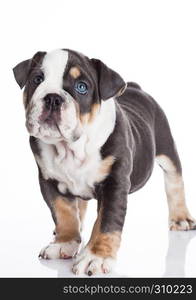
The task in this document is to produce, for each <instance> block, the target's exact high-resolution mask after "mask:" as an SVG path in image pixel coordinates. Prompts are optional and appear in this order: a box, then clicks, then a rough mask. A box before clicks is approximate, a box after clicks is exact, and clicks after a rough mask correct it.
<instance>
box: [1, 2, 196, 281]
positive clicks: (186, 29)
mask: <svg viewBox="0 0 196 300" xmlns="http://www.w3.org/2000/svg"><path fill="white" fill-rule="evenodd" d="M0 14H1V16H0V22H1V24H0V30H1V35H0V43H1V48H0V50H1V55H0V84H1V93H0V95H1V99H0V103H1V115H0V122H1V124H0V134H1V147H0V151H1V155H0V167H1V172H0V176H1V180H0V182H1V191H0V198H1V199H0V276H1V277H15V276H16V277H21V276H24V277H44V276H45V277H56V276H65V277H66V276H72V273H71V272H70V268H71V261H39V260H38V258H37V255H38V253H39V250H40V249H41V248H42V247H43V246H45V245H47V243H48V242H49V241H50V240H51V235H52V230H53V228H54V225H53V222H52V219H51V216H50V212H49V210H48V208H47V206H46V204H45V202H44V201H43V199H42V196H41V193H40V190H39V186H38V179H37V167H36V164H35V162H34V159H33V155H32V153H31V151H30V148H29V145H28V134H27V132H26V129H25V125H24V123H25V117H24V110H23V105H22V93H21V91H20V90H19V88H18V86H17V84H16V82H15V81H14V78H13V74H12V68H13V67H14V66H15V65H16V64H17V63H19V62H20V61H22V60H24V59H28V58H30V57H32V55H33V54H34V53H35V52H36V51H38V50H41V51H49V50H52V49H55V48H71V49H75V50H78V51H80V52H83V53H85V54H86V55H88V56H89V57H95V58H99V59H102V60H103V61H104V62H106V63H107V64H108V66H110V67H111V68H113V69H114V70H116V71H117V72H119V73H120V74H121V75H122V77H123V78H124V79H125V80H127V81H131V80H132V81H136V82H138V83H139V84H140V85H141V86H142V88H143V89H144V90H145V91H147V92H148V93H150V94H151V95H152V96H153V97H154V98H155V99H156V100H157V101H158V102H159V104H160V105H161V106H162V107H163V109H164V110H165V112H166V114H167V116H168V119H169V121H170V125H171V128H172V132H173V135H174V137H175V140H176V143H177V146H178V150H179V154H180V157H181V161H182V165H183V170H184V181H185V187H186V195H187V203H188V206H189V208H190V210H191V213H192V214H193V215H194V216H195V217H196V189H195V186H196V182H195V181H196V177H195V170H196V153H195V146H196V142H195V122H196V117H195V115H196V104H195V101H196V82H195V81H196V40H195V36H196V32H195V31H196V30H195V29H196V17H195V16H196V5H195V1H194V0H193V1H191V0H189V1H187V0H184V1H181V0H148V1H146V0H143V1H142V0H137V1H136V0H135V1H131V0H127V1H126V0H122V1H115V0H111V1H110V0H108V1H101V0H99V1H92V0H83V1H79V0H74V1H72V0H69V1H66V0H64V1H63V0H55V1H50V0H47V1H40V0H31V1H26V0H17V1H11V0H6V1H4V2H3V1H1V7H0ZM129 198H130V199H129V207H128V212H127V217H126V223H125V227H124V233H123V241H122V246H121V249H120V251H119V255H118V263H117V266H116V269H115V271H114V273H112V274H111V275H110V276H128V277H134V276H137V277H142V276H146V277H153V276H154V277H162V276H192V277H196V257H195V253H196V233H195V232H184V233H180V232H179V233H169V232H168V227H167V218H168V211H167V203H166V197H165V193H164V185H163V176H162V171H161V169H159V168H158V167H157V166H155V169H154V172H153V175H152V177H151V179H150V180H149V181H148V183H147V184H146V186H145V187H144V188H143V189H141V190H140V191H138V192H136V193H135V194H133V195H131V196H130V197H129ZM94 220H95V201H94V200H92V201H91V202H90V203H89V211H88V215H87V219H86V226H85V232H84V237H85V240H87V238H88V236H89V234H90V228H91V226H92V224H93V221H94Z"/></svg>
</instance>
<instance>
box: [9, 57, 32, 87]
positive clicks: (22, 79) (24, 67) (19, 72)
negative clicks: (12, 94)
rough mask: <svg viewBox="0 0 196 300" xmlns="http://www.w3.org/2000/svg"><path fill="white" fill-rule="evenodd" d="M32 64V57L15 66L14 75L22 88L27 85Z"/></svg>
mask: <svg viewBox="0 0 196 300" xmlns="http://www.w3.org/2000/svg"><path fill="white" fill-rule="evenodd" d="M30 65H31V59H27V60H24V61H22V62H20V63H19V64H17V65H16V66H15V67H14V68H13V72H14V77H15V79H16V82H17V83H18V85H19V86H20V88H21V89H22V88H23V87H24V86H25V84H26V82H27V78H28V74H29V70H30Z"/></svg>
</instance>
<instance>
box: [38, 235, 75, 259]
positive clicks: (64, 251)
mask: <svg viewBox="0 0 196 300" xmlns="http://www.w3.org/2000/svg"><path fill="white" fill-rule="evenodd" d="M79 246H80V244H79V243H77V242H76V241H74V240H73V241H70V242H66V243H50V244H49V245H48V246H47V247H44V248H43V249H42V250H41V252H40V254H39V257H41V258H45V259H58V258H64V259H66V258H71V257H73V256H74V255H75V254H76V253H77V252H78V249H79Z"/></svg>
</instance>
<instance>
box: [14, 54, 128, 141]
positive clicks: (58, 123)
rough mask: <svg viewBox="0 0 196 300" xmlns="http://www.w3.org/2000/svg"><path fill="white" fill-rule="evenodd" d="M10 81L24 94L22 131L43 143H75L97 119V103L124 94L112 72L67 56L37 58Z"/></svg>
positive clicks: (17, 70) (79, 57)
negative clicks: (24, 124)
mask: <svg viewBox="0 0 196 300" xmlns="http://www.w3.org/2000/svg"><path fill="white" fill-rule="evenodd" d="M13 71H14V76H15V79H16V81H17V83H18V84H19V86H20V88H23V87H25V89H24V96H23V99H24V107H25V111H26V127H27V129H28V131H29V134H30V135H32V136H34V137H37V138H40V139H42V140H43V141H45V142H46V143H55V142H58V141H60V140H66V141H74V140H76V139H78V138H79V137H80V136H81V134H82V132H83V130H84V128H85V126H88V125H89V124H90V123H91V122H93V121H94V120H95V119H96V116H97V115H98V114H99V111H100V105H101V103H102V101H105V100H107V99H109V98H112V97H115V96H120V95H121V94H122V93H123V91H124V90H125V88H126V84H125V82H124V80H123V79H122V78H121V77H120V75H119V74H117V73H116V72H115V71H113V70H111V69H110V68H108V67H107V66H106V65H105V64H104V63H102V62H101V61H100V60H97V59H89V58H88V57H86V56H84V55H82V54H80V53H78V52H75V51H72V50H64V49H60V50H54V51H52V52H48V53H46V52H37V53H36V54H35V55H34V56H33V58H31V59H28V60H25V61H23V62H21V63H19V64H18V65H17V66H16V67H15V68H14V69H13Z"/></svg>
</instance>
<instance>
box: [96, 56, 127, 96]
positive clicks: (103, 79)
mask: <svg viewBox="0 0 196 300" xmlns="http://www.w3.org/2000/svg"><path fill="white" fill-rule="evenodd" d="M91 61H92V63H93V66H94V68H95V70H96V72H97V77H98V89H99V96H100V98H101V99H102V100H107V99H109V98H111V97H115V96H116V97H119V96H121V95H122V94H123V93H124V91H125V89H126V87H127V85H126V83H125V82H124V80H123V79H122V77H121V76H120V75H119V74H118V73H116V72H115V71H113V70H111V69H110V68H108V67H107V66H106V65H105V64H104V63H103V62H102V61H101V60H98V59H94V58H92V59H91Z"/></svg>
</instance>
